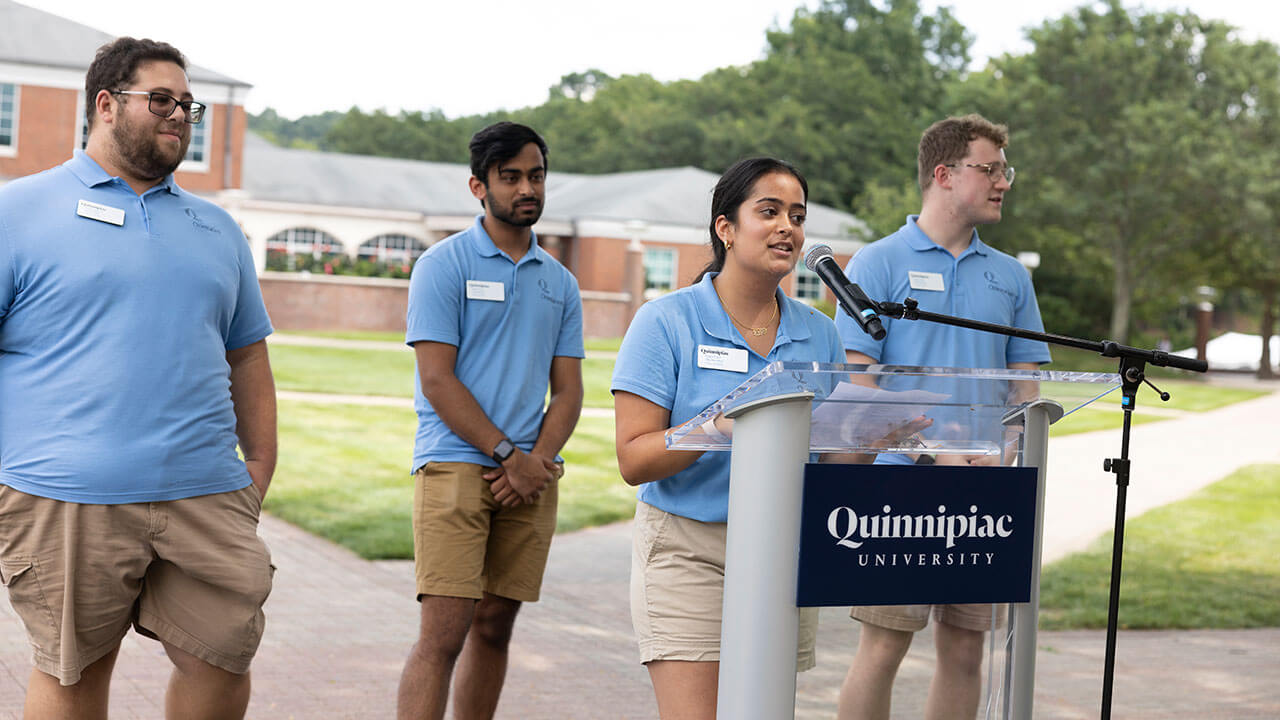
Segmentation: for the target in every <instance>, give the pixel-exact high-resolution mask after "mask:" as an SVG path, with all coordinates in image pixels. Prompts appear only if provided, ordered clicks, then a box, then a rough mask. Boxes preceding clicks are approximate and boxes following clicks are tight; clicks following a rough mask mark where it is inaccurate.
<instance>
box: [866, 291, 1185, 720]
mask: <svg viewBox="0 0 1280 720" xmlns="http://www.w3.org/2000/svg"><path fill="white" fill-rule="evenodd" d="M877 304H878V305H879V306H880V314H881V315H885V316H887V317H892V318H899V319H903V320H926V321H928V322H933V323H939V324H942V325H954V326H956V327H963V328H969V329H971V330H979V331H982V332H988V333H994V334H997V335H1007V336H1009V337H1017V338H1025V339H1027V340H1039V341H1041V342H1046V343H1051V344H1053V345H1062V346H1064V347H1074V348H1080V349H1082V350H1091V351H1093V352H1096V353H1098V354H1099V355H1102V356H1103V357H1110V358H1117V359H1118V360H1119V361H1120V393H1121V397H1120V407H1121V409H1122V410H1124V426H1123V430H1122V431H1121V436H1120V457H1118V458H1107V459H1105V460H1103V461H1102V469H1103V470H1104V471H1106V472H1110V473H1115V476H1116V519H1115V532H1114V537H1115V541H1114V542H1113V543H1112V546H1111V596H1110V599H1109V600H1108V602H1107V649H1106V659H1105V662H1104V665H1103V670H1102V716H1101V717H1102V720H1110V718H1111V695H1112V686H1113V683H1114V679H1115V668H1116V627H1117V623H1118V620H1119V613H1120V564H1121V559H1122V557H1123V555H1124V523H1125V517H1124V513H1125V500H1126V497H1127V495H1128V490H1129V470H1130V464H1129V425H1130V420H1131V417H1132V415H1133V411H1134V409H1135V408H1136V407H1137V396H1138V388H1139V386H1141V385H1142V384H1143V383H1146V384H1147V385H1149V386H1150V387H1151V389H1152V390H1155V391H1156V392H1157V393H1159V396H1160V400H1161V401H1164V402H1168V400H1169V393H1167V392H1164V391H1163V390H1161V389H1160V388H1158V387H1156V386H1155V385H1152V384H1151V381H1150V380H1148V379H1147V377H1146V374H1145V370H1146V365H1147V363H1150V364H1152V365H1156V366H1159V367H1175V368H1180V369H1183V370H1191V371H1193V372H1201V373H1202V372H1206V371H1207V370H1208V369H1209V364H1208V363H1207V362H1205V361H1203V360H1192V359H1190V358H1184V357H1180V356H1177V355H1170V354H1169V353H1166V352H1161V351H1159V350H1141V349H1139V348H1134V347H1129V346H1127V345H1120V344H1119V343H1115V342H1112V341H1110V340H1107V341H1104V342H1095V341H1092V340H1081V339H1080V338H1074V337H1070V336H1067V335H1053V334H1051V333H1043V332H1036V331H1034V330H1023V329H1022V328H1015V327H1009V326H1008V325H997V324H995V323H988V322H982V321H980V320H969V319H967V318H960V317H954V316H951V315H941V314H939V313H931V312H927V311H924V310H920V309H919V307H918V303H917V302H916V300H915V299H914V298H907V299H906V300H904V301H903V302H901V303H890V302H882V303H877Z"/></svg>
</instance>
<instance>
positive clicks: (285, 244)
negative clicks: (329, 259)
mask: <svg viewBox="0 0 1280 720" xmlns="http://www.w3.org/2000/svg"><path fill="white" fill-rule="evenodd" d="M272 250H277V251H280V252H286V253H312V254H313V255H314V254H316V253H319V254H321V255H334V254H337V253H341V252H342V241H340V240H338V239H337V238H335V237H334V236H332V235H330V234H329V233H327V232H325V231H323V230H317V229H315V228H306V227H298V228H289V229H288V230H282V231H280V232H278V233H276V234H275V235H272V236H271V237H270V238H267V251H268V252H270V251H272Z"/></svg>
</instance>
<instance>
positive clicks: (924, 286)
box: [907, 270, 946, 292]
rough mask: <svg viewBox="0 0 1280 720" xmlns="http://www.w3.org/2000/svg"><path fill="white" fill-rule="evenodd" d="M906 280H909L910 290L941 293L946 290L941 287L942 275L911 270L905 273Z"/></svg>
mask: <svg viewBox="0 0 1280 720" xmlns="http://www.w3.org/2000/svg"><path fill="white" fill-rule="evenodd" d="M907 278H908V279H910V280H911V289H912V290H936V291H938V292H942V291H943V290H945V289H946V288H944V287H943V286H942V273H931V272H920V271H919V270H911V271H908V272H907Z"/></svg>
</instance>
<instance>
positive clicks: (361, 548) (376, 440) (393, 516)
mask: <svg viewBox="0 0 1280 720" xmlns="http://www.w3.org/2000/svg"><path fill="white" fill-rule="evenodd" d="M416 423H417V419H416V417H415V416H414V414H413V411H412V410H408V409H398V408H386V407H367V406H359V405H326V404H319V403H307V402H296V401H290V400H282V401H281V402H280V465H279V468H278V469H277V471H276V476H275V480H274V481H273V482H272V485H271V492H270V494H268V495H267V501H266V504H265V508H266V509H267V510H268V511H269V512H271V513H272V514H273V515H275V516H277V517H280V518H282V519H284V520H287V521H288V522H290V523H293V524H294V525H297V526H299V527H301V528H303V529H305V530H307V531H309V532H312V533H315V534H317V535H320V536H322V537H325V538H328V539H329V540H332V541H334V542H336V543H338V544H340V545H343V546H345V547H347V548H350V549H351V550H352V551H354V552H356V553H358V554H359V555H361V556H362V557H366V558H371V559H372V558H412V557H413V537H412V519H411V515H410V512H411V505H412V502H413V478H412V477H411V476H410V475H409V462H410V459H411V458H412V454H413V434H414V429H415V427H416ZM563 455H564V457H565V460H566V463H567V473H566V475H565V477H564V479H563V480H562V481H561V486H560V512H559V522H558V527H557V529H559V530H573V529H577V528H580V527H585V526H588V525H599V524H603V523H608V522H613V521H615V520H620V519H622V518H625V517H630V516H631V514H632V513H634V510H635V492H634V490H633V489H632V488H629V487H627V486H626V484H625V483H623V482H622V479H621V478H620V477H619V476H618V470H617V460H616V459H615V457H614V453H613V421H612V420H611V419H608V418H583V419H582V420H581V421H580V422H579V423H578V429H577V431H576V432H575V433H574V435H573V438H572V439H570V441H569V445H568V446H567V447H566V448H565V451H564V453H563Z"/></svg>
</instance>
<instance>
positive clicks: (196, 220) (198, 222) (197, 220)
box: [182, 208, 222, 235]
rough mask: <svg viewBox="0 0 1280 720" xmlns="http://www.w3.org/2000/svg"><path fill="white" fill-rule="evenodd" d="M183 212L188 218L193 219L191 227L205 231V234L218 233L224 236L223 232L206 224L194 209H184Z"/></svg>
mask: <svg viewBox="0 0 1280 720" xmlns="http://www.w3.org/2000/svg"><path fill="white" fill-rule="evenodd" d="M182 210H183V212H185V213H186V214H187V217H189V218H191V227H193V228H195V229H197V230H203V231H205V232H211V233H216V234H218V235H221V234H222V231H221V230H219V229H218V228H216V227H214V226H212V225H210V224H209V223H206V222H205V221H204V220H203V219H201V217H200V216H199V215H197V214H196V211H195V210H194V209H192V208H183V209H182Z"/></svg>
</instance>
